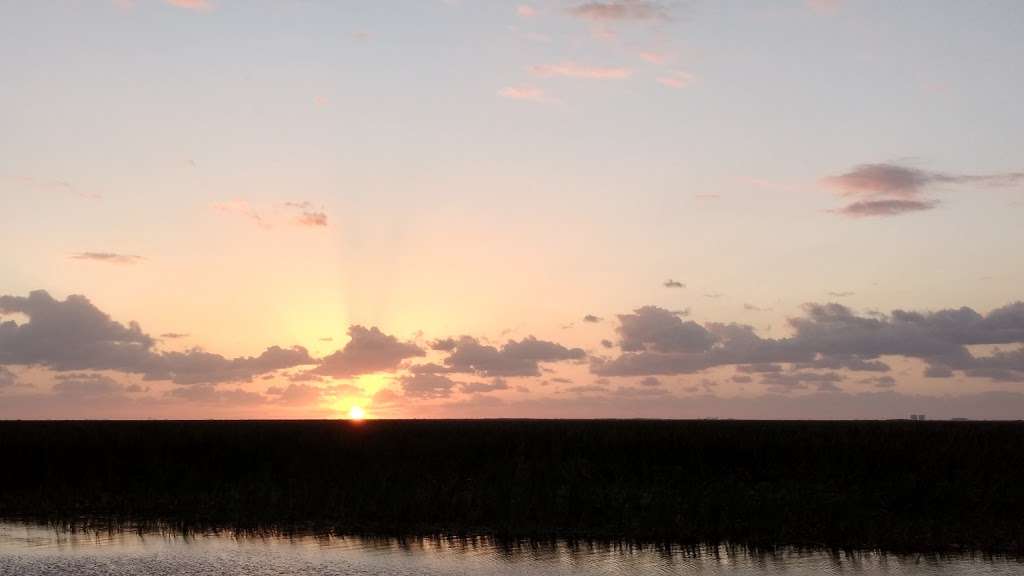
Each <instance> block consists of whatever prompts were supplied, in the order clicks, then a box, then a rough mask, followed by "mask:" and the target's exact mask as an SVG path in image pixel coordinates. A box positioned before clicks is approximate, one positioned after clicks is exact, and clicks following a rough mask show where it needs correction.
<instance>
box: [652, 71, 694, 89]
mask: <svg viewBox="0 0 1024 576" xmlns="http://www.w3.org/2000/svg"><path fill="white" fill-rule="evenodd" d="M693 79H694V78H693V75H692V74H690V73H689V72H683V71H682V70H674V71H672V72H669V73H668V74H663V75H661V76H658V83H659V84H662V85H663V86H668V87H669V88H685V87H687V86H689V85H690V83H692V82H693Z"/></svg>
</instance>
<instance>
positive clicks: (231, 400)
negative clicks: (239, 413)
mask: <svg viewBox="0 0 1024 576" xmlns="http://www.w3.org/2000/svg"><path fill="white" fill-rule="evenodd" d="M167 395H168V396H169V397H171V398H177V399H180V400H186V401H188V402H196V403H198V404H223V405H229V406H245V405H255V404H263V403H264V402H266V400H267V399H266V397H264V396H263V395H262V394H257V393H255V392H249V391H247V390H242V389H241V388H236V389H234V390H219V389H217V388H216V387H214V385H213V384H199V385H196V386H186V387H182V388H175V389H174V390H171V391H170V392H169V393H168V394H167Z"/></svg>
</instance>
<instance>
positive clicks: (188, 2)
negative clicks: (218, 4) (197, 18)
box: [164, 0, 213, 10]
mask: <svg viewBox="0 0 1024 576" xmlns="http://www.w3.org/2000/svg"><path fill="white" fill-rule="evenodd" d="M164 1H165V2H167V3H168V4H170V5H171V6H175V7H177V8H184V9H186V10H210V9H212V8H213V5H212V4H210V2H209V1H208V0H164Z"/></svg>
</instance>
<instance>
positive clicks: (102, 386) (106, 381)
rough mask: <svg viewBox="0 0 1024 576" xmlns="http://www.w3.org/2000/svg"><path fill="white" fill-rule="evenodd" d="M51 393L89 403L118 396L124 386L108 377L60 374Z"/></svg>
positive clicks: (87, 374)
mask: <svg viewBox="0 0 1024 576" xmlns="http://www.w3.org/2000/svg"><path fill="white" fill-rule="evenodd" d="M52 390H53V393H54V394H57V395H59V396H62V397H64V398H73V399H76V400H82V401H90V400H98V399H106V398H112V397H116V396H120V395H122V394H123V393H124V392H125V388H124V386H122V385H121V384H119V383H118V382H117V381H116V380H114V379H113V378H111V377H109V376H104V375H102V374H92V373H73V374H60V375H58V376H57V382H56V383H54V385H53V389H52Z"/></svg>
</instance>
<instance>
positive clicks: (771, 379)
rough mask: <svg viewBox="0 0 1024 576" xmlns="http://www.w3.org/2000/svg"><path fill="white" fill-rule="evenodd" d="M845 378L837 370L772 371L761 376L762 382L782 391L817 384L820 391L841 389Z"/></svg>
mask: <svg viewBox="0 0 1024 576" xmlns="http://www.w3.org/2000/svg"><path fill="white" fill-rule="evenodd" d="M844 379H845V378H844V377H843V375H842V374H838V373H836V372H805V371H801V370H798V371H793V372H772V373H768V374H765V375H764V376H762V377H761V384H764V385H766V386H769V387H772V388H776V389H779V390H782V391H786V390H792V389H803V388H806V387H807V385H813V386H816V387H817V389H818V391H820V392H831V391H836V390H839V386H838V384H839V382H842V381H843V380H844Z"/></svg>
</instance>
